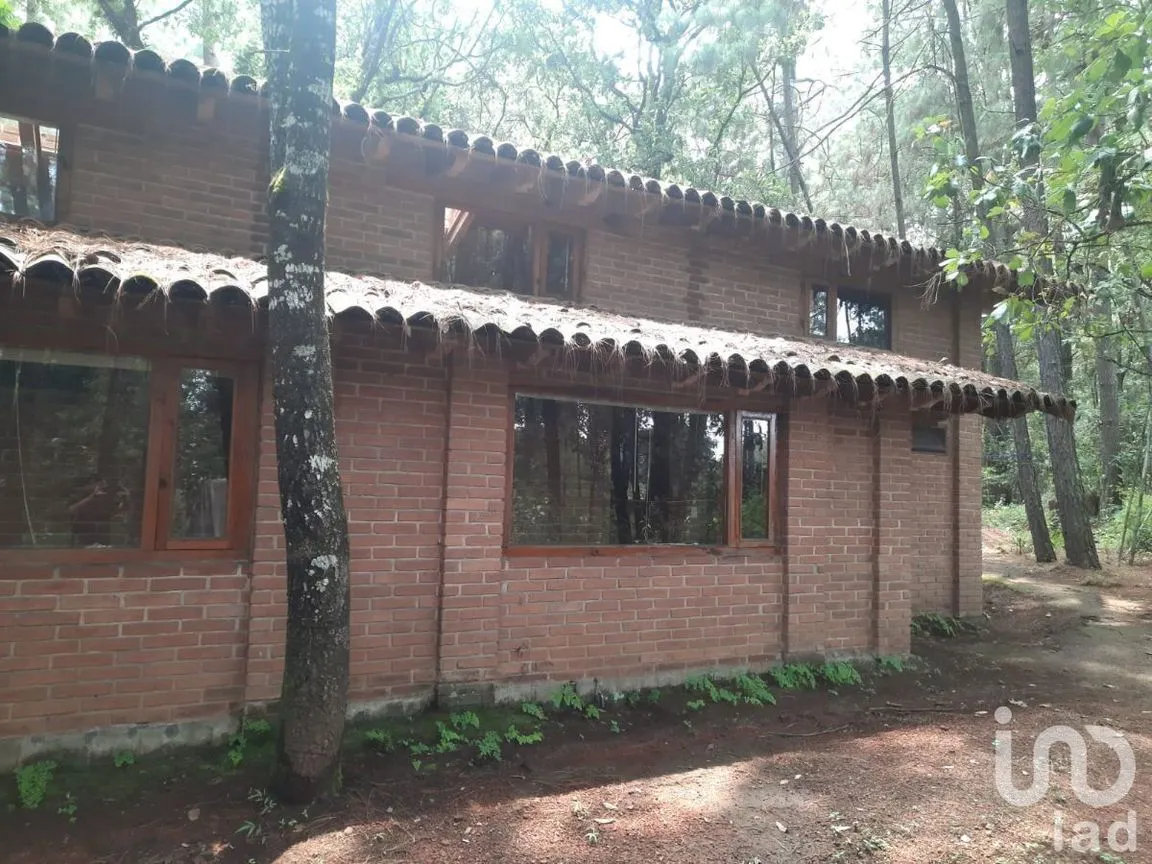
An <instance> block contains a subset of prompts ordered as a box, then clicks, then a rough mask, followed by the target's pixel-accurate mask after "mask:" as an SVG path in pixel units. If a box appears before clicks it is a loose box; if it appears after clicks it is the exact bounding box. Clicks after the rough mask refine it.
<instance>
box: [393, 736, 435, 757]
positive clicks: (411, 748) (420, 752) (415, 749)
mask: <svg viewBox="0 0 1152 864" xmlns="http://www.w3.org/2000/svg"><path fill="white" fill-rule="evenodd" d="M400 743H401V744H403V745H404V746H405V747H407V748H408V752H409V753H411V754H412V755H413V756H427V755H428V754H429V753H431V752H432V747H431V745H429V744H425V743H424V742H423V741H410V740H408V739H405V740H404V741H401V742H400Z"/></svg>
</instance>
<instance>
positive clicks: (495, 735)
mask: <svg viewBox="0 0 1152 864" xmlns="http://www.w3.org/2000/svg"><path fill="white" fill-rule="evenodd" d="M502 747H503V740H502V739H501V737H500V733H499V732H496V731H495V730H492V729H489V730H488V731H487V732H485V733H484V736H483V737H482V738H481V739H480V740H479V741H477V742H476V752H477V754H478V755H479V756H480V758H481V759H489V760H491V761H493V762H499V761H501V760H502V759H503V758H504V756H503V754H502V752H501V750H502Z"/></svg>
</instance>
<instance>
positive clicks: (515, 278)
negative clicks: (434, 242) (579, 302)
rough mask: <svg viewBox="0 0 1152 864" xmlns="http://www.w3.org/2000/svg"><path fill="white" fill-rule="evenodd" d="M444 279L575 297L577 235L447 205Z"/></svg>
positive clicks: (480, 286) (551, 295)
mask: <svg viewBox="0 0 1152 864" xmlns="http://www.w3.org/2000/svg"><path fill="white" fill-rule="evenodd" d="M443 225H444V238H443V240H444V243H443V253H442V256H441V257H442V265H441V273H440V278H441V279H442V280H443V281H445V282H452V283H457V284H461V285H471V286H475V287H478V288H494V289H497V290H501V291H511V292H512V293H515V294H525V295H529V296H532V295H536V296H543V297H552V298H555V299H558V300H571V299H573V298H574V297H575V295H576V287H577V279H576V269H577V263H578V261H579V244H578V242H577V239H578V238H577V235H575V234H574V233H572V232H569V231H562V230H559V229H556V228H551V227H548V226H545V225H542V224H539V223H532V222H524V221H519V220H516V219H513V218H502V217H496V216H489V215H484V216H479V215H477V214H476V213H474V212H473V211H471V210H457V209H454V208H451V207H445V208H444V220H443Z"/></svg>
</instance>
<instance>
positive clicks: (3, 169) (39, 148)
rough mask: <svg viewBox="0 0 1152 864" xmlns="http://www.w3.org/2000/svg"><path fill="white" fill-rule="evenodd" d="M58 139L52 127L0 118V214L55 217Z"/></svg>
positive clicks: (33, 217)
mask: <svg viewBox="0 0 1152 864" xmlns="http://www.w3.org/2000/svg"><path fill="white" fill-rule="evenodd" d="M59 137H60V136H59V133H58V132H57V130H56V129H54V128H52V127H51V126H42V125H40V124H38V123H32V122H29V121H27V120H17V119H16V118H13V117H0V213H2V214H4V215H6V216H16V217H20V218H24V217H28V218H32V219H38V220H40V221H41V222H51V221H52V220H53V219H55V218H56V171H57V161H58V160H57V158H56V157H57V151H58V150H59V147H60V140H59Z"/></svg>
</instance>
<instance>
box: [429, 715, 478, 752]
mask: <svg viewBox="0 0 1152 864" xmlns="http://www.w3.org/2000/svg"><path fill="white" fill-rule="evenodd" d="M477 725H479V722H477ZM436 729H437V731H439V733H440V737H439V739H438V740H437V742H436V752H437V753H453V752H455V751H456V750H458V749H460V745H461V744H463V743H464V736H463V735H461V734H460V733H459V732H457V731H456V730H455V729H453V728H452V727H451V726H449V725H448V724H447V723H444V722H442V721H440V720H437V721H436Z"/></svg>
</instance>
